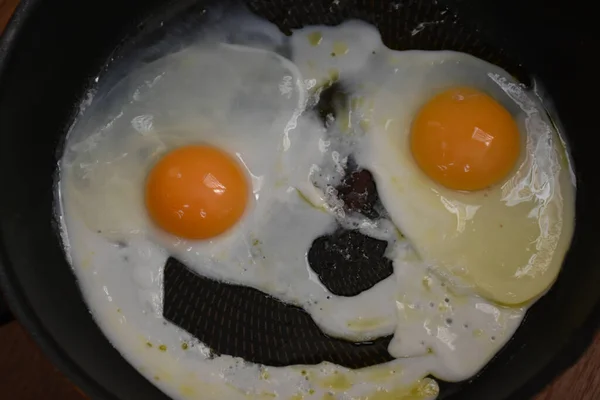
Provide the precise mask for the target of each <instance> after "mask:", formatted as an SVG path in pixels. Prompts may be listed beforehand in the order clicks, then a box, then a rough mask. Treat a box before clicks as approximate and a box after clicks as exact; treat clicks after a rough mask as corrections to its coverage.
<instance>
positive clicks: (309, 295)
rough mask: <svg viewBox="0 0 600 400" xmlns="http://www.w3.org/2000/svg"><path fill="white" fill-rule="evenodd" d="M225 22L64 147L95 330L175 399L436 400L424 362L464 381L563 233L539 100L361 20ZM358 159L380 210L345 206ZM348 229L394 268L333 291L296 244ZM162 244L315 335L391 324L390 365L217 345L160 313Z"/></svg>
mask: <svg viewBox="0 0 600 400" xmlns="http://www.w3.org/2000/svg"><path fill="white" fill-rule="evenodd" d="M227 15H229V16H226V15H225V14H223V15H220V14H219V17H218V19H217V20H216V21H214V23H207V24H205V25H204V26H205V28H203V29H201V30H195V29H190V33H189V35H187V36H186V37H185V40H183V41H182V40H180V39H181V37H177V40H173V41H172V42H169V40H167V42H166V43H163V44H162V45H163V46H165V47H166V48H168V51H167V52H166V53H167V54H166V55H163V56H161V57H159V58H158V59H154V60H153V61H145V60H140V59H137V60H134V62H131V63H129V64H127V63H125V64H123V65H121V66H119V69H118V70H116V71H113V72H112V73H109V74H108V75H107V76H105V77H103V78H102V79H101V80H100V85H99V87H98V89H97V92H96V93H95V94H94V98H93V100H92V101H91V105H89V106H88V107H87V108H85V109H84V110H83V112H82V113H81V115H80V116H79V117H78V119H77V121H76V123H75V125H74V126H73V128H72V129H71V131H70V133H69V136H68V138H67V141H66V145H65V152H64V156H63V158H62V160H61V165H60V166H61V176H60V183H59V187H58V189H59V191H58V195H59V199H60V210H59V212H60V217H61V220H62V221H63V223H64V225H63V231H64V232H63V238H64V240H65V246H66V250H67V254H68V256H69V258H70V260H71V263H72V265H73V268H74V270H75V272H76V275H77V277H78V280H79V284H80V286H81V287H82V289H83V293H84V296H85V298H86V301H87V302H88V305H89V307H90V310H91V311H92V315H93V316H94V318H95V319H96V321H97V322H98V324H99V326H100V327H101V328H102V330H103V332H104V333H105V334H106V335H107V337H108V338H109V339H110V341H111V342H112V343H113V344H114V345H115V347H116V348H117V349H118V350H119V351H120V352H121V353H122V354H123V355H124V357H125V358H127V360H128V361H129V362H130V363H131V364H132V365H134V366H135V367H136V368H137V369H138V370H139V371H140V372H141V373H142V374H143V375H144V376H146V377H147V378H148V379H149V380H150V381H152V382H153V383H154V384H155V385H157V386H159V387H160V388H161V389H162V390H163V391H165V392H166V393H168V394H169V395H170V396H172V397H173V398H177V399H194V398H203V399H204V398H206V399H222V398H231V399H236V398H251V399H267V398H268V399H272V398H282V399H290V400H300V399H322V398H330V399H365V400H366V399H380V400H385V399H408V398H410V399H417V398H418V399H434V398H436V397H437V395H438V393H439V388H438V385H437V383H436V382H435V381H434V380H433V379H431V378H428V377H427V376H428V375H433V376H435V377H437V378H440V379H444V380H447V381H460V380H463V379H468V378H470V377H472V376H473V375H474V374H476V373H477V372H478V371H479V370H480V369H481V368H482V367H483V366H484V365H485V364H486V363H487V362H488V361H489V360H490V359H491V358H492V357H493V356H494V355H495V354H496V353H497V352H498V351H499V350H500V348H501V347H502V346H503V345H504V344H505V343H506V342H507V341H508V340H509V339H510V337H511V336H512V334H513V333H514V331H515V330H516V329H517V327H518V326H519V324H520V322H521V321H522V319H523V317H524V315H525V312H526V310H527V307H528V306H529V305H531V304H532V302H533V301H535V299H536V298H538V297H539V296H541V295H542V294H543V292H544V291H545V290H547V288H548V287H549V286H550V285H551V283H552V281H553V280H554V279H555V277H556V274H557V273H558V270H559V268H560V264H561V262H562V258H563V256H564V253H565V251H566V248H567V246H568V243H569V240H570V236H571V233H572V228H573V218H574V217H573V199H574V186H573V182H572V181H571V170H570V167H569V160H568V157H567V156H566V152H565V150H564V148H563V147H562V142H561V141H560V137H559V136H558V133H557V132H556V129H555V127H554V126H553V125H552V123H551V121H550V120H549V118H548V117H547V115H546V113H545V111H544V108H543V105H542V102H541V100H540V99H539V98H538V97H537V96H536V93H535V92H533V91H528V90H526V89H525V88H524V87H522V86H521V85H519V84H518V83H517V82H515V81H514V79H513V78H512V77H511V76H510V75H509V74H508V73H506V72H505V71H503V70H502V69H500V68H498V67H496V66H493V65H490V64H488V63H486V62H484V61H482V60H478V59H476V58H474V57H472V56H469V55H466V54H461V53H454V52H421V51H404V52H398V51H391V50H389V49H388V48H386V47H385V46H384V45H383V43H382V41H381V37H380V35H379V33H378V31H377V30H376V29H375V28H374V27H372V26H370V25H368V24H366V23H363V22H360V21H349V22H346V23H344V24H341V25H339V26H336V27H324V26H317V27H307V28H304V29H300V30H296V31H294V33H293V34H292V36H291V37H286V36H285V35H283V34H281V33H280V32H279V31H278V30H277V28H276V27H275V26H274V25H272V24H270V23H268V22H265V21H262V20H260V19H258V18H256V17H252V16H249V15H245V14H238V13H230V14H227ZM232 27H235V28H236V29H237V28H240V30H239V31H236V32H235V33H231V32H232V31H233V30H232ZM182 42H185V43H186V46H184V48H183V49H181V43H182ZM151 53H152V54H155V53H153V52H151ZM153 58H156V57H153ZM123 77H124V78H123ZM333 83H335V84H337V85H340V86H341V87H342V88H343V91H344V93H345V96H346V99H345V101H344V102H342V103H336V104H335V110H334V111H335V115H333V114H332V115H328V116H326V121H325V124H323V122H322V121H321V119H320V118H319V116H318V115H317V112H316V111H315V109H314V107H315V105H318V104H319V102H320V100H321V97H322V95H323V94H324V91H325V90H327V89H328V88H329V87H330V86H331V85H332V84H333ZM461 101H463V102H461ZM458 103H460V104H458ZM472 128H480V129H479V130H474V129H472ZM469 129H471V132H472V133H473V134H472V135H468V134H465V132H467V133H468V130H469ZM449 131H459V132H462V134H461V135H458V136H457V135H449V134H448V132H449ZM490 149H491V150H490ZM350 163H356V164H357V165H358V167H359V168H363V169H367V170H369V171H370V172H371V173H372V174H373V177H374V179H375V182H376V185H377V190H378V192H379V197H380V199H381V203H382V207H383V209H382V210H380V211H381V213H380V217H378V218H376V219H370V218H367V217H365V216H364V215H361V214H360V213H356V212H350V211H349V210H348V209H346V208H345V207H344V204H343V202H342V201H341V199H340V196H339V193H337V191H336V190H335V187H337V186H338V185H339V184H340V182H342V180H343V179H344V177H345V175H346V171H347V169H348V165H349V164H350ZM339 226H342V227H344V228H347V229H357V230H359V231H360V232H362V233H363V234H365V235H367V236H371V237H373V238H377V239H380V240H385V241H387V242H388V251H387V253H386V256H387V257H388V258H390V259H391V260H393V268H394V273H393V275H392V276H390V277H388V278H386V279H384V280H382V281H380V282H379V283H377V284H376V285H375V286H373V287H371V288H370V289H368V290H365V291H364V292H362V293H360V294H359V295H357V296H352V297H344V296H335V295H332V294H331V293H330V292H329V291H328V290H327V288H326V287H325V286H324V285H323V284H322V282H320V280H319V278H318V276H317V275H316V274H315V273H314V271H313V270H312V269H311V267H310V265H309V264H308V262H307V253H308V250H309V249H310V247H311V245H312V243H313V241H314V240H315V239H317V238H318V237H320V236H322V235H325V234H330V233H332V232H334V231H335V230H336V229H337V228H338V227H339ZM169 256H172V257H175V258H177V259H178V260H180V261H181V262H183V263H184V264H186V265H187V266H188V267H189V268H191V269H193V270H194V271H195V272H197V273H198V274H200V275H202V276H206V277H209V278H212V279H215V280H218V281H223V282H228V283H235V284H240V285H244V286H249V287H253V288H256V289H259V290H261V291H263V292H264V293H267V294H270V295H272V296H274V297H276V298H278V299H280V300H281V301H284V302H286V303H290V304H294V305H298V306H300V307H303V308H304V309H305V310H306V311H307V312H308V313H309V314H310V315H311V317H312V318H313V319H314V321H315V322H316V323H317V325H318V326H319V327H320V328H321V329H322V330H323V332H325V333H326V334H328V335H331V336H334V337H339V338H344V339H347V340H353V341H364V340H372V339H375V338H377V337H381V336H385V335H393V339H392V340H391V342H390V345H389V349H388V350H389V352H390V354H391V355H392V356H393V357H396V359H395V360H393V361H391V362H388V363H385V364H381V365H378V366H375V367H371V368H364V369H359V370H349V369H347V368H343V367H340V366H337V365H332V364H329V363H322V364H320V365H314V366H289V367H269V366H261V365H257V364H253V363H248V362H245V361H244V360H241V359H239V358H235V357H231V356H226V355H221V356H214V355H213V354H211V350H210V349H209V348H208V347H207V346H205V345H204V344H202V343H200V342H198V341H197V340H196V339H194V338H193V337H191V336H190V335H189V334H188V333H187V332H184V331H182V330H181V329H179V328H178V327H176V326H174V325H172V324H170V323H169V322H168V321H165V320H164V318H163V316H162V307H163V298H162V296H163V282H162V278H163V277H162V274H163V269H164V264H165V262H166V260H167V258H168V257H169Z"/></svg>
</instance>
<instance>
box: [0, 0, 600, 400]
mask: <svg viewBox="0 0 600 400" xmlns="http://www.w3.org/2000/svg"><path fill="white" fill-rule="evenodd" d="M18 2H19V0H0V33H1V32H2V30H3V28H4V26H5V25H6V23H7V22H8V20H9V19H10V15H11V14H12V12H13V11H14V9H15V7H16V6H17V4H18ZM0 398H2V399H7V400H52V399H61V400H85V399H86V397H85V396H84V395H83V394H82V392H81V391H80V390H79V389H77V388H76V387H75V386H74V385H72V384H71V383H70V382H69V381H68V380H67V379H66V378H65V377H64V376H63V375H62V374H61V373H60V372H58V371H57V370H56V369H55V368H54V367H53V365H52V364H51V363H50V362H49V361H48V360H47V359H46V357H45V356H44V355H43V354H42V352H41V351H40V350H39V348H38V347H37V345H36V344H35V343H34V342H33V341H32V340H31V338H30V337H29V336H28V335H27V333H26V332H25V331H24V330H23V328H22V327H21V326H20V325H19V324H18V323H17V322H12V323H10V324H8V325H5V326H4V327H1V328H0ZM566 399H568V400H599V399H600V333H599V334H598V335H597V336H596V339H595V341H594V343H593V345H592V346H591V347H590V348H589V349H588V351H587V352H586V353H585V355H584V356H583V357H582V358H581V360H579V362H578V363H577V364H576V365H574V366H573V367H571V368H570V369H569V370H567V371H566V372H565V373H564V374H563V375H562V376H561V377H559V378H558V379H557V380H556V381H555V382H554V383H552V384H550V385H549V386H548V387H547V388H546V389H545V390H544V391H543V392H542V393H541V394H540V395H538V396H537V397H536V398H535V400H566ZM482 400H484V399H482Z"/></svg>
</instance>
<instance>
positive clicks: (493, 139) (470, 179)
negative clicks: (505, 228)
mask: <svg viewBox="0 0 600 400" xmlns="http://www.w3.org/2000/svg"><path fill="white" fill-rule="evenodd" d="M410 146H411V151H412V154H413V156H414V158H415V160H416V162H417V164H418V165H419V167H420V168H421V169H422V170H423V171H424V172H425V173H426V174H427V175H428V176H429V177H430V178H431V179H433V180H434V181H436V182H438V183H440V184H441V185H443V186H446V187H448V188H450V189H455V190H465V191H474V190H480V189H484V188H486V187H488V186H491V185H493V184H495V183H497V182H499V181H500V180H501V179H502V178H504V177H506V175H508V173H509V172H510V171H511V170H512V169H513V167H514V165H515V163H516V162H517V158H518V157H519V129H518V127H517V124H516V122H515V121H514V119H513V118H512V116H511V115H510V113H509V112H508V111H507V110H506V109H505V108H504V107H502V106H501V105H500V104H499V103H498V102H497V101H496V100H494V99H493V98H491V97H490V96H488V95H487V94H485V93H482V92H480V91H478V90H475V89H472V88H468V87H456V88H452V89H450V90H446V91H444V92H442V93H440V94H438V95H436V96H434V97H433V98H432V99H430V100H429V101H428V102H427V103H426V104H425V105H424V106H423V107H422V108H421V109H420V110H419V112H418V114H417V116H416V118H415V120H414V121H413V124H412V129H411V136H410Z"/></svg>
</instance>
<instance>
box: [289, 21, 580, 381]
mask: <svg viewBox="0 0 600 400" xmlns="http://www.w3.org/2000/svg"><path fill="white" fill-rule="evenodd" d="M357 37H360V40H354V38H357ZM315 38H318V41H317V40H315ZM292 41H293V42H294V43H295V47H294V50H295V51H294V52H293V57H292V60H293V61H294V62H295V63H296V65H298V67H299V69H300V70H301V71H302V73H303V75H304V76H305V77H309V78H312V79H315V80H316V81H317V82H323V83H322V85H324V86H325V87H327V85H328V83H327V82H328V79H331V76H332V75H333V76H334V77H335V79H336V81H337V83H336V84H337V85H339V86H340V87H341V91H343V92H344V93H345V97H346V99H345V101H342V104H340V105H338V109H337V110H336V118H335V119H336V121H335V124H334V128H333V129H332V132H330V138H329V139H330V142H331V144H330V148H331V150H330V151H335V152H337V153H338V154H339V155H338V157H339V158H348V157H353V158H354V159H355V161H356V163H357V164H358V165H359V166H360V167H362V168H365V169H368V170H369V171H371V172H372V173H373V175H374V178H375V182H376V184H377V189H378V192H379V195H380V196H381V201H382V203H383V206H384V207H385V210H386V211H387V213H388V217H389V219H390V220H391V221H392V222H393V223H394V225H395V226H396V227H397V228H398V229H399V230H400V231H401V232H402V233H403V235H404V236H405V237H406V239H407V242H408V249H409V250H408V251H404V250H400V251H397V253H396V254H397V255H395V256H394V271H395V272H394V275H395V277H396V279H397V287H396V293H397V298H396V305H397V307H398V321H397V328H396V331H395V335H394V339H393V340H392V342H391V344H390V348H389V350H390V353H391V354H393V355H394V356H396V357H414V356H418V355H424V354H428V353H429V352H433V353H434V354H436V356H437V357H438V358H439V361H440V363H439V364H438V366H436V368H434V369H433V370H431V371H430V372H432V373H433V374H434V375H435V376H437V377H440V378H442V379H445V380H450V381H454V380H461V379H466V378H468V377H469V376H472V375H473V374H475V373H476V372H477V371H478V370H479V369H481V367H483V365H484V364H485V363H486V362H487V361H489V360H490V359H491V357H492V356H493V355H494V354H495V353H496V352H497V351H498V350H499V349H500V348H501V347H502V345H503V344H504V343H506V341H507V340H508V339H509V338H510V337H511V336H512V334H513V333H514V331H515V330H516V329H517V327H518V326H519V324H520V322H521V320H522V319H523V317H524V315H525V312H526V308H527V306H528V305H530V304H531V302H532V301H533V300H535V299H536V298H538V297H539V296H540V295H542V294H543V293H544V292H545V291H546V290H547V289H548V288H549V286H550V285H551V284H552V282H553V281H554V280H555V279H556V276H557V274H558V272H559V270H560V266H561V264H562V260H563V258H564V255H565V253H566V250H567V248H568V245H569V243H570V239H571V235H572V230H573V220H574V184H573V181H572V179H571V169H570V167H569V161H568V158H567V157H566V152H565V150H564V148H563V144H562V141H561V139H560V137H559V136H558V133H557V132H556V129H555V128H554V126H553V124H552V122H551V121H550V120H549V119H548V117H547V114H546V111H545V109H544V108H543V105H542V103H541V100H540V99H539V98H538V97H537V95H536V93H535V92H533V91H527V90H526V89H525V88H524V87H523V86H522V85H520V84H518V83H517V82H516V81H514V79H513V78H512V77H511V76H510V75H509V74H508V73H507V72H506V71H504V70H502V69H500V68H498V67H496V66H494V65H491V64H489V63H487V62H485V61H482V60H479V59H477V58H475V57H472V56H470V55H467V54H462V53H457V52H449V51H439V52H431V51H430V52H427V51H392V50H389V49H387V48H386V47H385V46H384V45H383V44H382V42H381V39H380V36H379V33H378V32H377V31H375V30H374V29H373V28H372V27H371V26H369V25H368V24H365V23H363V22H359V21H350V22H347V23H344V24H342V25H340V26H339V27H333V28H331V27H308V28H306V29H305V30H303V31H302V34H300V35H297V36H295V37H292ZM355 46H356V49H355ZM340 48H344V49H345V51H344V52H340V51H338V50H336V49H340ZM346 57H348V58H346ZM346 61H348V63H349V65H351V67H348V66H347V64H346ZM355 66H359V67H355ZM331 71H334V73H332V72H331ZM318 90H319V89H317V91H318ZM315 181H316V184H317V186H319V182H318V180H315ZM322 201H323V202H328V201H329V200H328V199H327V198H323V199H322ZM412 252H414V253H412ZM506 306H511V307H506ZM475 349H477V350H475Z"/></svg>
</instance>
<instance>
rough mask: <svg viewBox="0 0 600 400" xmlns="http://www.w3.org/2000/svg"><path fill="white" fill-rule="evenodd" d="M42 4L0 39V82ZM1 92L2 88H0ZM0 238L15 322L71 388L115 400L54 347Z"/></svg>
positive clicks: (0, 279)
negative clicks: (24, 33)
mask: <svg viewBox="0 0 600 400" xmlns="http://www.w3.org/2000/svg"><path fill="white" fill-rule="evenodd" d="M40 1H41V0H21V1H20V3H19V5H18V6H17V8H16V10H15V12H14V13H13V15H12V17H11V19H10V21H9V23H8V25H7V26H6V28H5V30H4V32H3V33H2V35H1V36H0V82H3V81H4V78H3V76H4V69H5V67H6V66H7V65H8V64H9V62H10V54H11V51H12V50H13V47H14V46H15V45H16V43H17V42H18V40H19V32H20V30H21V29H22V28H23V27H24V26H25V25H26V23H27V21H28V19H29V17H30V15H31V13H33V12H34V11H35V9H36V7H37V6H38V3H39V2H40ZM0 90H1V88H0ZM3 243H4V240H2V236H0V291H2V293H3V294H4V296H5V299H6V302H7V303H8V306H9V308H10V309H11V311H12V312H13V314H14V316H15V317H16V319H17V321H18V322H19V323H20V324H21V325H23V326H24V327H25V329H26V330H27V332H28V333H29V335H30V337H31V338H32V339H33V340H34V341H35V343H36V344H37V345H38V346H39V347H40V348H41V349H42V351H43V353H44V355H46V356H47V357H48V358H49V359H50V361H51V362H52V364H53V365H54V366H56V367H57V368H58V369H59V370H60V371H61V372H62V373H63V374H64V375H65V376H66V377H67V378H68V379H69V380H70V381H72V383H73V384H75V385H76V386H78V387H80V388H82V390H83V391H84V392H85V393H86V394H88V395H89V396H90V397H93V398H94V399H102V400H118V399H117V398H116V397H114V396H113V395H112V394H110V393H109V392H108V391H106V390H105V389H104V388H103V387H102V386H101V385H100V384H99V383H98V382H97V381H96V380H95V379H94V378H93V377H92V376H90V375H88V374H87V373H86V372H85V371H84V370H82V369H81V368H80V367H79V366H78V365H77V364H76V363H75V362H74V361H73V359H71V358H70V357H69V356H68V355H67V353H66V352H65V351H63V350H62V348H61V347H60V346H58V344H57V343H56V341H55V340H54V338H53V337H52V336H51V335H50V334H49V332H48V331H47V330H46V328H45V327H44V326H43V324H42V323H41V321H40V319H39V317H38V316H37V314H36V313H35V312H34V310H33V308H32V307H31V304H30V303H29V302H28V301H27V299H26V298H25V296H24V295H23V290H22V288H21V286H20V285H19V283H18V281H17V279H16V277H15V276H14V274H13V272H12V270H11V266H10V262H9V261H8V259H7V256H6V250H5V249H4V244H3Z"/></svg>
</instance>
